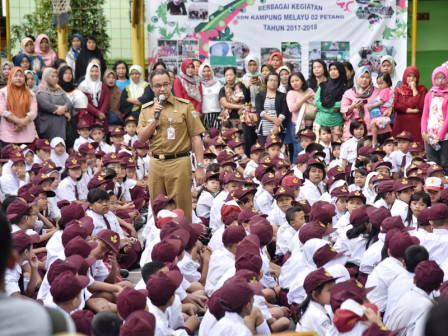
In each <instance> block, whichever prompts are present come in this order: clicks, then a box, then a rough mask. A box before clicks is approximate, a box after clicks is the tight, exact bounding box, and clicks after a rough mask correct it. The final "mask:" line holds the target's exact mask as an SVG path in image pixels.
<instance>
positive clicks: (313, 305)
mask: <svg viewBox="0 0 448 336" xmlns="http://www.w3.org/2000/svg"><path fill="white" fill-rule="evenodd" d="M331 325H332V323H331V319H330V316H329V315H328V313H327V311H326V310H325V307H324V306H322V305H321V304H319V303H317V302H314V301H313V300H311V301H310V303H309V305H308V308H307V309H306V311H305V313H304V314H303V315H302V318H301V319H300V321H299V323H297V326H296V332H305V331H314V332H316V333H317V335H319V336H325V335H326V333H327V331H328V330H329V329H330V328H331Z"/></svg>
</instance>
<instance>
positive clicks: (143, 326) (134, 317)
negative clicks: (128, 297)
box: [120, 310, 156, 336]
mask: <svg viewBox="0 0 448 336" xmlns="http://www.w3.org/2000/svg"><path fill="white" fill-rule="evenodd" d="M155 330H156V319H155V317H154V315H153V314H151V313H149V312H147V311H144V310H139V311H135V312H133V313H132V314H131V315H129V317H128V318H127V319H126V323H125V324H124V325H123V326H122V327H121V328H120V336H141V335H145V336H154V332H155Z"/></svg>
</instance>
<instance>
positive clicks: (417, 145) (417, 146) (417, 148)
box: [408, 142, 425, 153]
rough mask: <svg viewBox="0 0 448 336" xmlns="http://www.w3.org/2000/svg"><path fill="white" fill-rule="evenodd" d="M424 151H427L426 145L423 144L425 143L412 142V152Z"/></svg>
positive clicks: (409, 149) (410, 146)
mask: <svg viewBox="0 0 448 336" xmlns="http://www.w3.org/2000/svg"><path fill="white" fill-rule="evenodd" d="M424 151H425V147H424V146H423V144H422V143H421V142H411V143H410V144H409V148H408V152H410V153H412V152H424Z"/></svg>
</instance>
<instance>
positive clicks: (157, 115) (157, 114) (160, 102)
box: [154, 94, 166, 120]
mask: <svg viewBox="0 0 448 336" xmlns="http://www.w3.org/2000/svg"><path fill="white" fill-rule="evenodd" d="M165 99H166V97H165V95H164V94H161V95H160V96H159V104H160V106H162V104H163V102H164V101H165ZM160 112H162V110H160V111H159V112H156V114H155V115H154V117H155V119H156V120H159V118H160Z"/></svg>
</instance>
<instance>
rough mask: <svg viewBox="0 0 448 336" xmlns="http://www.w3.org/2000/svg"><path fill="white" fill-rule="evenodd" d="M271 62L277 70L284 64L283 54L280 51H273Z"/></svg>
mask: <svg viewBox="0 0 448 336" xmlns="http://www.w3.org/2000/svg"><path fill="white" fill-rule="evenodd" d="M269 64H271V65H272V66H273V67H274V71H277V69H278V68H280V67H281V66H282V65H283V56H282V54H281V53H279V52H278V51H276V52H273V53H272V54H271V57H269Z"/></svg>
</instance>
